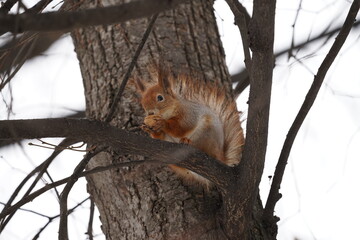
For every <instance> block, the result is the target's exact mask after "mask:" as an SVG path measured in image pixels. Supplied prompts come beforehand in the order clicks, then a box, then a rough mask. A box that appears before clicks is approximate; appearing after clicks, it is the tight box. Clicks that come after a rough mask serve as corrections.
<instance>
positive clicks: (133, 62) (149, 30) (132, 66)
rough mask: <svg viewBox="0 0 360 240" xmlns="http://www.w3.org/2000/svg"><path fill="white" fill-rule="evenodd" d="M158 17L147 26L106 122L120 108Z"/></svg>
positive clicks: (153, 17)
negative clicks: (119, 105)
mask: <svg viewBox="0 0 360 240" xmlns="http://www.w3.org/2000/svg"><path fill="white" fill-rule="evenodd" d="M158 15H159V14H155V15H154V16H152V17H151V20H150V22H149V24H148V26H147V28H146V30H145V32H144V35H143V37H142V39H141V41H140V43H139V45H138V47H137V49H136V51H135V54H134V56H133V58H132V60H131V63H130V65H129V67H128V69H127V71H126V74H125V76H124V78H123V80H122V82H121V84H120V88H119V90H118V92H117V93H116V95H115V98H114V101H113V103H112V105H111V107H110V110H109V113H108V115H107V116H106V119H105V122H110V121H111V119H112V118H113V116H114V113H115V109H116V107H117V106H118V103H119V101H120V98H121V95H122V93H123V92H124V89H125V86H126V84H127V82H128V80H129V78H130V75H131V73H132V71H133V69H134V67H135V65H136V62H137V59H138V58H139V55H140V53H141V50H142V49H143V47H144V45H145V42H146V40H147V39H148V37H149V35H150V33H151V30H152V29H153V27H154V23H155V21H156V19H157V17H158Z"/></svg>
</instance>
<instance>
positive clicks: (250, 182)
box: [223, 0, 276, 239]
mask: <svg viewBox="0 0 360 240" xmlns="http://www.w3.org/2000/svg"><path fill="white" fill-rule="evenodd" d="M275 2H276V1H275V0H255V1H254V7H253V14H252V16H253V17H252V19H251V21H250V26H249V30H250V35H249V36H250V47H251V50H252V53H253V54H252V66H254V67H252V68H251V69H250V76H251V78H250V95H249V110H248V121H247V128H246V142H245V147H244V152H243V155H242V159H241V162H240V164H239V165H238V166H237V167H236V169H237V170H238V176H237V179H236V181H234V183H233V186H230V187H229V188H228V189H227V192H225V193H224V194H223V195H224V196H223V199H224V200H223V201H224V215H225V217H224V219H225V222H224V228H225V232H226V233H227V236H228V238H229V239H249V237H248V234H249V229H250V228H251V227H250V226H251V220H252V215H251V212H252V209H253V206H254V204H255V201H256V197H257V194H258V191H257V189H258V186H259V183H260V179H261V176H262V171H263V168H264V162H265V153H266V146H267V134H268V120H269V109H270V96H271V84H272V73H273V65H274V56H273V44H274V23H275ZM255 66H256V67H255ZM239 233H240V235H239Z"/></svg>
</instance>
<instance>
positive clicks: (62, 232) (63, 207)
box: [59, 148, 105, 240]
mask: <svg viewBox="0 0 360 240" xmlns="http://www.w3.org/2000/svg"><path fill="white" fill-rule="evenodd" d="M104 150H105V148H98V149H96V150H95V151H94V152H88V153H87V154H86V155H85V157H84V158H83V160H81V161H80V163H79V164H78V165H77V166H76V168H75V169H74V173H73V174H72V175H71V176H70V178H69V181H68V182H67V183H66V185H65V187H64V190H63V191H62V192H61V195H60V224H59V239H61V240H66V239H69V236H68V226H67V216H68V214H69V213H68V207H67V206H68V205H67V200H68V196H69V193H70V191H71V189H72V187H73V186H74V184H75V183H76V181H77V180H78V179H79V177H80V174H81V173H82V172H83V171H84V169H85V167H86V165H87V164H88V162H89V161H90V160H91V158H92V157H94V156H95V155H97V154H98V153H100V152H102V151H104Z"/></svg>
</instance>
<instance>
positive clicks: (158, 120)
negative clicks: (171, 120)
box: [144, 115, 165, 132]
mask: <svg viewBox="0 0 360 240" xmlns="http://www.w3.org/2000/svg"><path fill="white" fill-rule="evenodd" d="M144 124H145V126H146V129H147V130H150V131H153V132H159V131H160V130H161V129H162V128H163V127H164V126H165V120H164V119H163V118H162V117H161V116H160V115H149V116H146V117H145V119H144Z"/></svg>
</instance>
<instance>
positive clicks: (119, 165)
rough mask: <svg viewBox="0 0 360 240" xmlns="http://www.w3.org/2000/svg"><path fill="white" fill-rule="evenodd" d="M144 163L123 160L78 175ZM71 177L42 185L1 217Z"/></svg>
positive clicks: (82, 175) (2, 217) (9, 208)
mask: <svg viewBox="0 0 360 240" xmlns="http://www.w3.org/2000/svg"><path fill="white" fill-rule="evenodd" d="M143 163H145V161H144V160H142V161H134V162H122V163H116V164H112V165H110V166H103V167H96V168H94V169H91V170H88V171H84V172H82V173H81V174H80V175H79V176H78V177H85V176H88V175H89V174H94V173H99V172H102V171H107V170H109V169H113V168H119V167H128V166H134V165H139V164H143ZM69 179H70V177H67V178H63V179H61V180H58V181H56V182H54V183H50V184H47V185H45V186H44V187H42V188H40V189H38V190H36V191H35V192H33V193H31V194H29V195H28V196H26V197H24V198H22V199H21V200H19V201H18V202H17V203H15V204H14V205H12V206H10V207H8V208H7V209H6V210H4V211H3V212H1V213H0V219H4V218H5V217H6V216H7V215H10V214H13V213H14V212H15V211H17V210H18V209H19V208H20V207H21V206H23V205H25V204H26V203H28V202H31V201H32V200H34V199H35V198H37V197H38V196H40V195H41V194H43V193H45V192H47V191H48V190H50V189H53V188H55V187H58V186H60V185H63V184H66V183H67V182H68V181H69Z"/></svg>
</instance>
